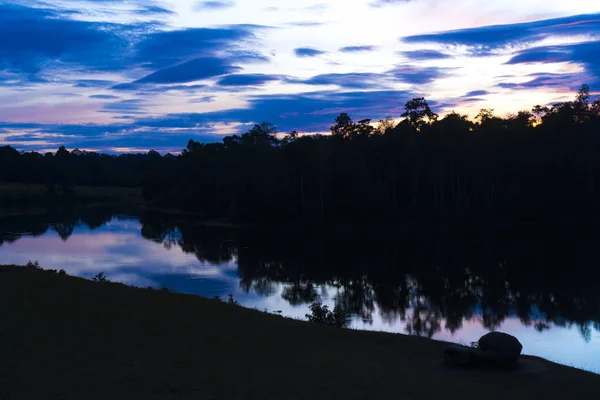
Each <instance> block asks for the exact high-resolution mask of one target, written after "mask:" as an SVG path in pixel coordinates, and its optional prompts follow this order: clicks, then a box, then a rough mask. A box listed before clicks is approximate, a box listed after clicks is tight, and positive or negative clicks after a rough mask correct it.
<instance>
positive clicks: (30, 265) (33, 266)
mask: <svg viewBox="0 0 600 400" xmlns="http://www.w3.org/2000/svg"><path fill="white" fill-rule="evenodd" d="M25 267H27V268H31V269H42V267H40V263H39V262H37V261H34V262H31V261H28V262H27V264H25Z"/></svg>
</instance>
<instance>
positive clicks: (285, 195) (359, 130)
mask: <svg viewBox="0 0 600 400" xmlns="http://www.w3.org/2000/svg"><path fill="white" fill-rule="evenodd" d="M401 117H403V119H402V120H401V122H399V123H398V124H396V123H395V122H394V120H393V119H391V118H386V119H384V120H381V121H379V123H378V124H373V123H372V121H371V120H368V119H365V120H361V121H358V122H355V121H353V120H352V118H351V117H350V116H349V115H348V114H346V113H342V114H340V115H339V116H338V117H337V118H336V119H335V124H334V125H333V126H332V127H331V134H330V135H301V134H298V133H297V132H295V131H292V132H290V133H288V134H285V135H282V134H279V133H278V132H277V130H276V128H275V127H274V126H273V125H272V124H269V123H262V124H257V125H255V126H254V127H253V128H252V129H250V130H249V131H248V132H246V133H244V134H242V135H232V136H227V137H225V138H224V139H223V141H222V142H220V143H199V142H196V141H194V140H190V141H189V142H188V144H187V147H186V148H185V149H184V150H183V151H182V153H181V154H180V155H177V156H173V155H170V154H168V155H166V156H164V157H162V156H160V154H158V153H157V152H150V153H148V154H138V155H121V156H111V155H103V154H96V153H84V154H82V153H81V152H78V153H77V154H74V152H68V151H67V150H66V149H64V148H61V149H60V150H59V151H58V152H57V153H56V154H51V153H48V154H45V155H41V154H37V153H19V152H18V151H16V150H15V149H12V148H9V147H4V148H0V181H19V182H30V183H46V184H48V185H55V184H56V185H66V186H68V185H83V184H86V185H115V186H142V187H143V191H144V196H145V197H146V199H147V200H148V201H152V202H155V203H157V204H160V205H164V206H167V207H176V208H179V209H182V210H185V211H193V212H197V213H204V214H205V215H210V216H226V217H229V218H230V219H231V220H234V221H240V222H250V223H256V222H265V223H306V224H327V223H345V222H350V223H353V224H354V223H363V222H364V223H371V222H386V223H389V222H404V223H412V222H414V223H419V224H426V223H440V222H443V223H446V222H447V223H464V224H479V223H515V222H518V223H540V222H542V223H551V222H570V221H580V220H581V221H584V220H589V219H590V218H593V216H595V215H596V214H597V211H596V209H597V207H596V204H597V203H598V200H600V182H598V177H600V158H598V157H597V154H599V153H598V150H600V135H598V133H599V128H600V100H596V101H594V102H590V92H589V88H588V87H587V85H583V86H582V87H581V89H580V90H579V92H578V93H577V96H576V98H575V99H574V100H573V101H568V102H563V103H558V104H554V105H552V106H535V107H534V108H533V109H532V110H531V111H521V112H518V113H516V114H511V115H508V116H506V117H500V116H497V115H495V114H494V111H493V110H491V109H484V110H481V112H480V113H479V114H478V115H477V117H476V119H475V120H474V121H472V120H469V119H468V118H467V116H464V115H460V114H458V113H455V112H452V113H450V114H448V115H446V116H444V117H443V118H440V117H439V116H438V115H437V114H435V113H434V112H433V111H432V110H431V109H430V107H429V105H428V103H427V101H426V100H425V99H424V98H416V99H413V100H411V101H409V102H407V103H406V105H405V112H404V113H403V114H402V116H401Z"/></svg>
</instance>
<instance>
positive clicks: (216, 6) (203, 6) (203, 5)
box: [194, 0, 235, 11]
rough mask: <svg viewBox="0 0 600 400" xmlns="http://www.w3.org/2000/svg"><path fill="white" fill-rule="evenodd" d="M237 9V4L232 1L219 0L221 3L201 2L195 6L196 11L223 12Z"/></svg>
mask: <svg viewBox="0 0 600 400" xmlns="http://www.w3.org/2000/svg"><path fill="white" fill-rule="evenodd" d="M233 7H235V2H234V1H230V0H219V1H216V0H215V1H199V2H197V3H196V4H195V5H194V10H196V11H203V10H222V9H225V8H233Z"/></svg>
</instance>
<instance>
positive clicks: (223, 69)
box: [134, 57, 241, 83]
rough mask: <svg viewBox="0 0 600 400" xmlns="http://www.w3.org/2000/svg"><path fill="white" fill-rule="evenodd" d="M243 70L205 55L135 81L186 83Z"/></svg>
mask: <svg viewBox="0 0 600 400" xmlns="http://www.w3.org/2000/svg"><path fill="white" fill-rule="evenodd" d="M239 70H241V68H240V67H236V66H233V65H230V64H229V63H228V62H227V61H225V60H222V59H219V58H211V57H203V58H195V59H193V60H190V61H187V62H184V63H182V64H178V65H175V66H173V67H167V68H163V69H159V70H158V71H155V72H153V73H151V74H150V75H148V76H145V77H143V78H142V79H138V80H137V81H135V82H134V83H186V82H193V81H198V80H202V79H206V78H212V77H216V76H220V75H226V74H231V73H233V72H237V71H239Z"/></svg>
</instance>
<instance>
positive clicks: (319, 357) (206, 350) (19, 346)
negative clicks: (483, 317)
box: [0, 266, 600, 399]
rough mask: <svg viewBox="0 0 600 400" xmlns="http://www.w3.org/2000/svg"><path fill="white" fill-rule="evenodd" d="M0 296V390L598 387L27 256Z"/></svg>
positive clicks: (300, 393)
mask: <svg viewBox="0 0 600 400" xmlns="http://www.w3.org/2000/svg"><path fill="white" fill-rule="evenodd" d="M0 301H1V304H2V305H3V307H2V308H1V309H0V312H1V314H2V315H3V318H2V326H0V329H1V331H2V336H1V337H0V338H1V340H2V342H4V343H3V345H2V349H1V350H0V353H2V354H0V355H2V358H0V361H8V363H9V364H8V365H6V366H5V365H2V364H0V372H1V371H7V373H8V375H2V374H0V390H7V389H6V388H7V386H6V385H7V384H8V383H9V382H8V381H7V380H6V378H7V377H8V378H9V380H11V381H13V382H14V386H13V388H12V389H11V390H12V394H13V395H14V398H39V397H40V395H42V394H43V395H42V397H43V398H50V399H53V398H84V397H85V398H106V397H109V396H110V395H113V396H115V395H117V394H118V396H117V398H165V397H167V398H168V397H169V396H172V397H173V398H231V397H234V398H235V397H240V396H241V397H248V396H250V397H252V395H253V396H256V397H257V398H338V397H340V398H342V397H343V398H365V397H371V398H389V397H395V398H415V399H421V398H422V399H429V398H433V397H436V396H440V395H443V394H446V395H447V394H451V395H452V396H453V397H461V398H466V399H469V398H480V395H481V393H482V391H483V392H486V393H488V395H489V396H488V397H490V398H492V399H495V398H498V399H500V398H508V397H510V398H515V399H521V398H522V399H526V398H527V399H529V398H540V397H546V398H561V397H562V398H564V397H569V396H570V395H573V394H574V393H580V394H586V393H587V394H592V393H596V391H597V389H598V388H599V387H600V376H599V375H595V374H593V373H591V372H586V371H583V370H578V369H575V368H571V367H566V366H562V365H559V364H555V363H552V362H549V361H546V360H542V359H540V358H537V357H530V356H523V357H522V363H521V364H522V367H521V368H519V369H516V370H508V371H506V370H473V369H469V370H462V369H457V368H453V367H448V366H446V365H445V364H444V363H443V357H442V352H443V349H444V348H445V346H446V345H447V343H444V342H438V341H435V340H430V339H424V338H419V337H414V336H406V335H400V334H389V333H380V332H369V331H355V330H348V329H337V328H329V327H324V326H321V325H318V324H312V323H309V322H303V321H296V320H293V319H287V318H282V317H278V316H275V315H271V314H265V313H263V312H260V311H255V310H251V309H246V308H242V307H236V306H231V305H228V304H225V303H223V302H221V301H217V300H211V299H206V298H202V297H200V296H195V295H184V294H178V293H171V292H163V291H160V290H149V289H137V288H133V287H129V286H125V285H122V284H116V283H100V282H93V281H88V280H85V279H82V278H75V277H70V276H62V275H59V274H57V273H53V272H51V271H44V270H36V269H33V268H22V267H16V266H4V267H1V268H0ZM2 377H4V382H2V381H3V379H2ZM508 382H510V384H507V383H508ZM0 393H3V392H1V391H0ZM119 396H122V397H119ZM9 398H13V397H10V392H9Z"/></svg>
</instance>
